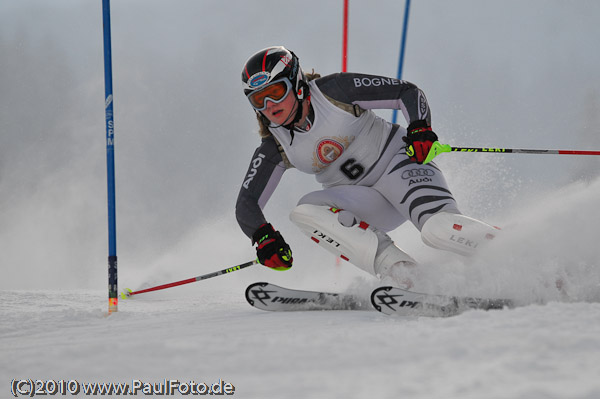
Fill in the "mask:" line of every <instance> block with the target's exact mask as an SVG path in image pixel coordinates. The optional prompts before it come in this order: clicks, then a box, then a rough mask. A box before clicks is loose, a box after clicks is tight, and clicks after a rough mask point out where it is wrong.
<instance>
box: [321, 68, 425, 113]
mask: <svg viewBox="0 0 600 399" xmlns="http://www.w3.org/2000/svg"><path fill="white" fill-rule="evenodd" d="M315 82H316V84H317V86H318V87H319V90H321V92H322V93H323V94H325V95H326V96H327V97H329V98H330V99H333V100H334V101H339V102H341V103H345V104H351V105H358V106H359V107H360V108H362V109H398V110H401V111H402V113H403V114H404V118H405V119H406V121H407V122H408V124H410V123H411V122H414V121H417V120H424V121H426V122H427V124H428V125H431V112H430V109H429V104H427V98H426V97H425V94H424V93H423V92H422V91H421V89H419V88H418V87H417V86H416V85H414V84H413V83H410V82H407V81H404V80H398V79H395V78H387V77H383V76H376V75H365V74H359V73H336V74H332V75H327V76H324V77H322V78H319V79H317V80H316V81H315Z"/></svg>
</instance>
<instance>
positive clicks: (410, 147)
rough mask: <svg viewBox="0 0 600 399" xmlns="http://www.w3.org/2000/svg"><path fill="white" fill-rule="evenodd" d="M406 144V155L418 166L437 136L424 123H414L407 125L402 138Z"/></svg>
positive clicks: (425, 157)
mask: <svg viewBox="0 0 600 399" xmlns="http://www.w3.org/2000/svg"><path fill="white" fill-rule="evenodd" d="M402 140H404V142H405V143H406V155H408V157H409V158H410V159H412V160H413V161H416V162H417V163H418V164H422V163H424V162H425V160H426V159H427V155H429V150H431V146H432V145H433V143H434V142H436V141H438V136H437V134H435V133H434V132H433V130H431V126H429V125H428V124H427V122H426V121H423V120H420V121H414V122H412V123H411V124H410V125H408V129H406V136H404V137H402Z"/></svg>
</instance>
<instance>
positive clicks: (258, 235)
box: [252, 223, 294, 270]
mask: <svg viewBox="0 0 600 399" xmlns="http://www.w3.org/2000/svg"><path fill="white" fill-rule="evenodd" d="M254 244H258V246H257V247H256V255H257V256H258V261H259V262H260V263H261V264H263V265H265V266H267V267H270V268H271V269H274V270H288V269H289V268H291V267H292V262H293V261H294V259H293V258H292V250H291V249H290V246H289V245H287V243H286V242H285V240H284V239H283V237H282V236H281V234H280V233H279V232H278V231H275V229H274V228H273V226H271V224H270V223H265V224H263V225H262V226H260V227H259V228H258V230H256V231H255V232H254V234H253V235H252V245H254Z"/></svg>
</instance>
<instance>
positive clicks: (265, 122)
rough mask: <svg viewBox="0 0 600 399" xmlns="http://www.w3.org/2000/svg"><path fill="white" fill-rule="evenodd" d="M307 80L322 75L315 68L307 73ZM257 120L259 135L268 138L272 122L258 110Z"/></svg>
mask: <svg viewBox="0 0 600 399" xmlns="http://www.w3.org/2000/svg"><path fill="white" fill-rule="evenodd" d="M304 76H305V77H306V81H307V82H310V81H311V80H315V79H318V78H320V77H321V75H320V74H319V73H317V72H315V70H314V69H313V70H312V72H310V73H305V74H304ZM256 120H257V121H258V135H259V136H260V137H262V138H266V137H269V136H271V132H270V131H269V125H270V124H271V122H270V121H269V119H268V118H267V117H266V116H264V115H263V114H262V112H259V111H257V112H256Z"/></svg>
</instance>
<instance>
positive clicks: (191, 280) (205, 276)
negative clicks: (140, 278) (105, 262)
mask: <svg viewBox="0 0 600 399" xmlns="http://www.w3.org/2000/svg"><path fill="white" fill-rule="evenodd" d="M257 263H258V260H256V259H255V260H252V261H250V262H246V263H242V264H241V265H237V266H232V267H228V268H227V269H223V270H219V271H218V272H212V273H208V274H203V275H202V276H197V277H192V278H188V279H185V280H180V281H175V282H173V283H168V284H162V285H157V286H156V287H150V288H146V289H143V290H139V291H131V290H130V289H129V288H126V289H124V290H123V292H122V293H121V298H123V299H126V298H128V297H130V296H133V295H138V294H143V293H144V292H150V291H158V290H164V289H166V288H171V287H177V286H179V285H184V284H189V283H195V282H196V281H200V280H206V279H209V278H213V277H217V276H220V275H222V274H229V273H232V272H235V271H238V270H242V269H244V268H246V267H248V266H252V265H254V264H257Z"/></svg>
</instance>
